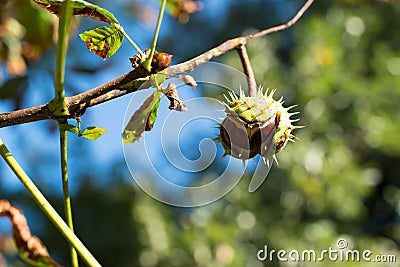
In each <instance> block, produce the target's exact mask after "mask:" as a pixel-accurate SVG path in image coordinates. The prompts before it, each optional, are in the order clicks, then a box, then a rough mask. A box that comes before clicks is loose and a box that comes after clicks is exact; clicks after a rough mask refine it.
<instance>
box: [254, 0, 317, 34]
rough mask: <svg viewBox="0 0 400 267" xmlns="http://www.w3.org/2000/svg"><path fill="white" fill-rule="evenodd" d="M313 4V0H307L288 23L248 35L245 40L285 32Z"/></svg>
mask: <svg viewBox="0 0 400 267" xmlns="http://www.w3.org/2000/svg"><path fill="white" fill-rule="evenodd" d="M313 2H314V0H308V1H307V2H306V3H305V4H304V6H303V7H302V8H301V9H300V10H299V11H298V12H297V13H296V15H295V16H294V17H293V18H292V19H291V20H289V21H288V22H286V23H284V24H281V25H278V26H275V27H272V28H269V29H265V30H263V31H260V32H257V33H255V34H250V35H248V36H246V39H247V40H251V39H255V38H260V37H263V36H264V35H267V34H271V33H274V32H278V31H282V30H286V29H287V28H290V27H291V26H293V25H294V24H295V23H296V22H297V21H298V20H299V19H300V18H301V17H302V16H303V15H304V13H305V12H306V11H307V9H308V8H309V7H310V6H311V5H312V3H313Z"/></svg>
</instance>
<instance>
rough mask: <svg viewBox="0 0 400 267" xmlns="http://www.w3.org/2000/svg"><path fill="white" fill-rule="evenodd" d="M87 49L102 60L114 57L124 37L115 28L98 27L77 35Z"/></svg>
mask: <svg viewBox="0 0 400 267" xmlns="http://www.w3.org/2000/svg"><path fill="white" fill-rule="evenodd" d="M79 37H80V38H81V39H82V41H84V42H85V43H86V46H87V48H88V49H89V50H90V51H92V52H94V53H95V54H96V55H98V56H99V57H101V58H102V59H106V58H109V57H111V56H112V55H114V53H115V52H117V50H118V49H119V47H120V46H121V44H122V41H123V39H124V35H123V34H122V33H121V32H120V31H119V30H118V29H117V28H115V27H113V26H112V27H100V28H96V29H93V30H90V31H87V32H84V33H81V34H79Z"/></svg>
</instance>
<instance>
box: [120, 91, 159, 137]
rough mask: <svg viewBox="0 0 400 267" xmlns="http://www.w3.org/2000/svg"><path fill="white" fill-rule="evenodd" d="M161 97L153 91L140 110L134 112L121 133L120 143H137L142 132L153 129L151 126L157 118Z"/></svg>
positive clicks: (157, 92)
mask: <svg viewBox="0 0 400 267" xmlns="http://www.w3.org/2000/svg"><path fill="white" fill-rule="evenodd" d="M161 97H162V93H161V92H159V91H155V92H154V93H153V94H152V95H151V96H149V97H148V98H147V99H146V100H145V101H144V102H143V104H142V105H141V106H140V108H139V109H138V110H136V112H135V114H133V116H132V118H131V119H130V120H129V122H128V124H127V125H126V127H125V129H124V132H123V133H122V141H123V142H124V144H130V143H133V142H136V141H139V139H140V137H141V136H142V135H143V132H144V131H150V130H151V129H152V128H153V124H154V122H155V121H156V118H157V113H158V106H159V105H160V99H161Z"/></svg>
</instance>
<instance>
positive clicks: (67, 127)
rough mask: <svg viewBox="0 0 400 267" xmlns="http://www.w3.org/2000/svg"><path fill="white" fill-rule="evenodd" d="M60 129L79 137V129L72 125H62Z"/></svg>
mask: <svg viewBox="0 0 400 267" xmlns="http://www.w3.org/2000/svg"><path fill="white" fill-rule="evenodd" d="M60 129H61V130H64V131H68V132H71V133H74V134H76V135H79V129H78V127H76V126H74V125H71V124H60Z"/></svg>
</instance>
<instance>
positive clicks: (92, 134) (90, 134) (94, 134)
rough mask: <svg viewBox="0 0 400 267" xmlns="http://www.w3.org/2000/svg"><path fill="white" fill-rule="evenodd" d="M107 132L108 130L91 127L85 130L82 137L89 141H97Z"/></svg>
mask: <svg viewBox="0 0 400 267" xmlns="http://www.w3.org/2000/svg"><path fill="white" fill-rule="evenodd" d="M105 132H107V129H104V128H99V127H95V126H90V127H87V128H86V129H85V130H83V132H82V133H81V134H80V136H82V137H84V138H86V139H89V140H96V139H98V138H100V136H102V135H103V134H104V133H105Z"/></svg>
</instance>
